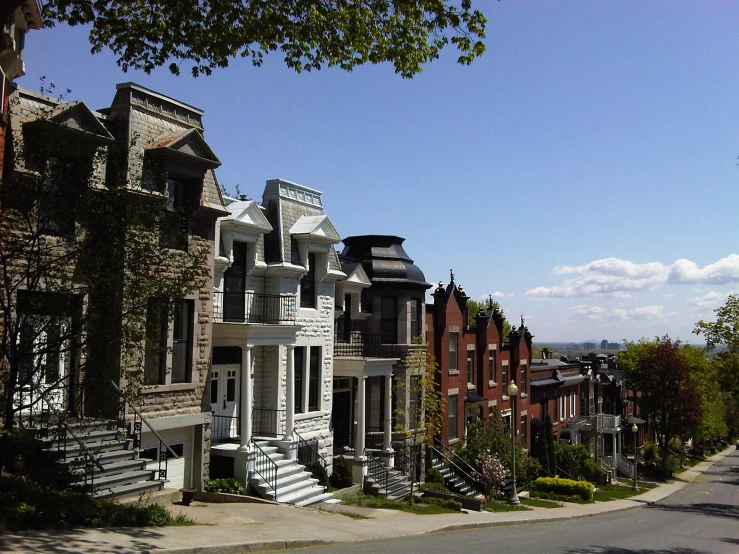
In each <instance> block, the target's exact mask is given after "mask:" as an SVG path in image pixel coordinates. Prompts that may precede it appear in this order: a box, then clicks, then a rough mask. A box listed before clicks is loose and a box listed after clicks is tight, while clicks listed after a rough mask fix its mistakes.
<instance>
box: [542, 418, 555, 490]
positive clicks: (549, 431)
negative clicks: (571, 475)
mask: <svg viewBox="0 0 739 554" xmlns="http://www.w3.org/2000/svg"><path fill="white" fill-rule="evenodd" d="M542 433H543V435H544V446H545V448H546V451H547V460H548V462H549V465H546V466H545V465H544V462H542V463H541V465H542V467H543V468H544V470H545V471H547V472H549V475H555V474H556V473H557V456H556V453H555V449H554V445H555V441H554V425H553V424H552V418H551V416H550V415H549V414H547V415H546V416H544V429H543V430H542Z"/></svg>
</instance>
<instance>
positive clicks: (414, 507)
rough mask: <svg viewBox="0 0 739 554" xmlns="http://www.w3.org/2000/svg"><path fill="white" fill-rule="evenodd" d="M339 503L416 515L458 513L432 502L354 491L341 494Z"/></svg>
mask: <svg viewBox="0 0 739 554" xmlns="http://www.w3.org/2000/svg"><path fill="white" fill-rule="evenodd" d="M341 503H342V504H348V505H349V506H361V507H363V508H374V509H379V508H382V509H386V510H399V511H401V512H408V513H411V514H417V515H429V514H458V513H459V512H458V511H456V510H451V509H449V508H444V507H442V506H437V505H434V504H421V503H420V502H418V501H417V500H414V502H413V504H408V502H407V501H405V502H398V501H396V500H388V499H387V498H385V497H384V496H374V495H371V494H365V493H363V492H356V493H353V494H348V495H346V496H343V497H342V498H341ZM350 517H351V516H350Z"/></svg>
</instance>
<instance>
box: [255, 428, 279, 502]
mask: <svg viewBox="0 0 739 554" xmlns="http://www.w3.org/2000/svg"><path fill="white" fill-rule="evenodd" d="M251 443H252V444H253V445H254V453H255V456H254V472H255V473H256V474H257V475H259V477H261V478H262V480H263V481H264V482H265V483H266V484H267V486H268V487H269V488H270V489H272V492H273V493H274V495H275V497H274V500H277V464H276V463H275V462H274V461H273V460H272V458H270V457H269V456H268V455H267V453H266V452H265V451H264V450H262V448H261V447H260V446H259V445H258V444H257V443H256V442H255V441H253V440H252V441H251Z"/></svg>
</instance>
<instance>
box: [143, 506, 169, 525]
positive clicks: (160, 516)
mask: <svg viewBox="0 0 739 554" xmlns="http://www.w3.org/2000/svg"><path fill="white" fill-rule="evenodd" d="M146 521H147V524H148V525H154V526H157V527H161V526H162V525H168V524H170V523H172V514H170V513H169V510H168V509H167V508H165V507H164V506H162V505H161V504H151V505H149V506H147V507H146Z"/></svg>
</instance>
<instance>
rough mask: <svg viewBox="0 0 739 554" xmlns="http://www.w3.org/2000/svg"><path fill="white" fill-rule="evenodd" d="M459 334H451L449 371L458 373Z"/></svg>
mask: <svg viewBox="0 0 739 554" xmlns="http://www.w3.org/2000/svg"><path fill="white" fill-rule="evenodd" d="M458 339H459V334H458V333H449V371H457V341H458Z"/></svg>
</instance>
